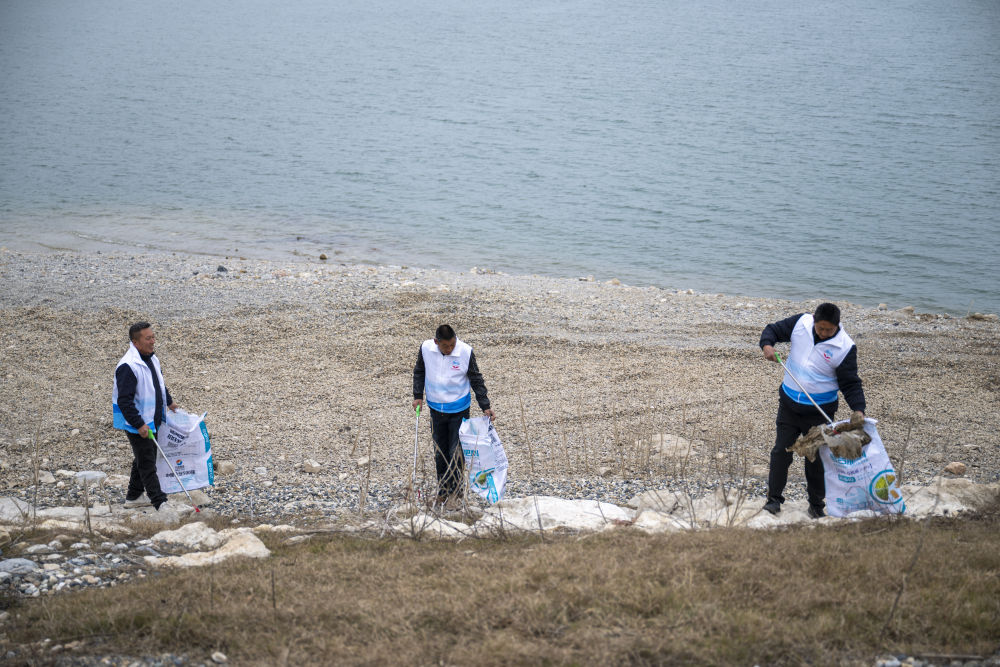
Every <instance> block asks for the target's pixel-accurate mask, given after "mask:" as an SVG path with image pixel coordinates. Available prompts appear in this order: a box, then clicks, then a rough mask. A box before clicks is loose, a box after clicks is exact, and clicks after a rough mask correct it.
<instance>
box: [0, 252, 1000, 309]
mask: <svg viewBox="0 0 1000 667" xmlns="http://www.w3.org/2000/svg"><path fill="white" fill-rule="evenodd" d="M298 238H299V240H300V241H301V242H302V243H303V246H304V251H300V250H298V249H295V248H291V247H289V248H288V249H286V250H284V251H282V252H280V253H278V254H275V253H274V251H273V250H268V251H265V252H257V251H256V249H251V250H250V251H249V252H247V248H246V247H245V246H244V247H243V249H242V250H241V249H240V248H233V250H232V252H228V253H227V252H221V253H220V252H217V251H215V250H205V251H197V250H190V249H185V250H176V249H168V248H154V247H135V248H131V249H130V248H128V247H127V246H115V245H110V243H109V242H108V241H105V240H101V239H91V241H92V242H93V243H95V244H97V245H107V246H108V248H103V249H99V248H96V247H94V248H80V249H73V248H63V247H58V246H55V245H47V244H44V243H41V242H38V241H34V242H32V245H34V246H37V248H25V247H23V246H24V244H22V243H15V244H11V245H13V246H15V247H8V245H4V244H0V257H2V256H3V255H4V254H8V253H12V254H17V255H23V256H39V257H44V256H48V255H57V256H60V255H74V256H78V257H90V256H99V257H102V258H106V259H111V260H115V259H118V260H121V259H123V258H126V257H136V256H144V257H148V258H152V257H160V258H163V257H171V258H176V259H178V260H188V261H189V262H197V261H199V260H202V261H203V262H209V263H210V262H212V261H217V262H221V263H225V262H242V263H251V264H254V265H279V266H281V265H295V266H296V267H300V268H299V271H301V270H302V268H301V267H308V268H315V267H320V268H328V269H350V268H355V269H357V268H376V269H393V268H397V269H398V268H401V267H402V268H408V267H413V268H415V270H419V271H424V272H440V273H442V274H463V273H468V272H469V268H468V267H462V268H458V267H456V268H446V267H440V266H434V265H431V266H422V267H419V268H418V267H415V266H414V265H412V264H407V263H404V262H403V261H402V260H401V258H400V257H398V256H397V255H398V253H392V252H386V251H384V250H383V249H379V248H375V247H371V245H370V243H368V242H365V243H361V242H359V241H360V240H359V239H355V242H354V243H353V244H347V243H341V244H340V248H341V249H338V248H336V247H332V248H331V244H330V243H319V242H317V241H314V240H309V239H307V238H306V237H298ZM10 240H13V239H8V241H10ZM78 240H79V239H78ZM334 245H336V244H334ZM372 253H374V254H375V258H374V259H367V258H366V255H370V254H372ZM321 257H326V258H327V259H320V258H321ZM472 268H473V269H478V270H479V271H481V272H483V273H485V274H493V275H499V276H506V277H508V278H537V279H549V280H554V281H563V280H567V281H576V280H580V281H584V280H586V279H587V278H590V279H592V280H593V282H597V283H609V284H615V285H620V286H624V287H632V288H636V289H657V290H664V291H667V292H693V293H697V294H703V295H708V294H715V295H718V296H726V297H732V298H739V299H743V300H747V299H750V300H765V301H786V302H793V303H794V302H803V301H812V300H814V299H810V298H797V297H796V296H795V295H794V294H793V295H788V296H770V295H765V294H753V293H742V292H737V291H725V290H724V291H721V292H720V291H718V290H712V289H701V288H694V287H691V286H690V285H691V284H692V283H694V282H695V281H694V280H687V279H684V280H681V281H678V282H679V284H681V285H682V286H681V287H676V286H673V285H667V284H656V283H652V282H649V283H643V282H635V283H633V282H629V281H628V280H621V279H619V278H616V277H613V276H612V277H608V276H599V277H595V276H594V275H592V274H588V275H586V276H584V275H580V276H575V275H561V274H547V273H541V274H538V273H527V272H524V273H522V272H518V271H513V270H503V269H496V268H494V267H472ZM297 272H298V271H297ZM723 282H726V281H723ZM729 282H732V280H730V281H729ZM758 291H759V292H765V291H767V290H766V288H764V287H761V289H760V290H758ZM824 298H826V299H827V300H832V301H834V302H835V303H838V304H849V305H853V306H856V307H858V308H877V307H879V306H882V305H884V306H885V308H884V309H885V310H902V309H905V308H913V309H914V310H918V309H919V310H921V312H924V313H927V314H931V315H947V316H949V317H967V316H969V315H971V314H977V315H987V316H989V315H991V314H995V313H990V312H989V311H987V312H983V313H980V312H979V311H977V310H976V309H975V303H974V302H972V303H969V304H954V305H951V306H937V305H934V306H927V305H921V303H920V300H919V299H917V300H913V299H909V300H905V299H901V300H900V301H899V303H893V302H891V299H889V298H888V297H886V298H883V299H882V300H880V301H878V302H874V301H873V302H872V303H867V300H864V302H855V301H852V300H850V298H846V299H839V300H838V299H837V298H835V297H833V296H826V297H824ZM963 312H964V313H965V314H964V315H963V314H962V313H963Z"/></svg>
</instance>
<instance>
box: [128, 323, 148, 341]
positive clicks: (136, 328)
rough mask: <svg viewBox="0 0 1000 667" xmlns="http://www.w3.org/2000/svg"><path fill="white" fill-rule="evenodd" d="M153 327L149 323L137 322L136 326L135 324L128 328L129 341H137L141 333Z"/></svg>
mask: <svg viewBox="0 0 1000 667" xmlns="http://www.w3.org/2000/svg"><path fill="white" fill-rule="evenodd" d="M151 326H153V325H152V324H150V323H149V322H136V323H135V324H133V325H132V326H130V327H129V328H128V338H129V340H135V339H136V337H137V336H138V335H139V332H140V331H142V330H143V329H148V328H149V327H151Z"/></svg>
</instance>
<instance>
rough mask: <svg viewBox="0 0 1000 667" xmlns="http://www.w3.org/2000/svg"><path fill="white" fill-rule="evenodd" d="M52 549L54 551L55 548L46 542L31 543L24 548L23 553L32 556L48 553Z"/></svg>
mask: <svg viewBox="0 0 1000 667" xmlns="http://www.w3.org/2000/svg"><path fill="white" fill-rule="evenodd" d="M53 551H55V549H53V548H52V547H50V546H49V545H47V544H33V545H32V546H30V547H28V548H27V549H25V550H24V553H26V554H31V555H32V556H44V555H45V554H50V553H52V552H53Z"/></svg>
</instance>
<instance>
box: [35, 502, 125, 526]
mask: <svg viewBox="0 0 1000 667" xmlns="http://www.w3.org/2000/svg"><path fill="white" fill-rule="evenodd" d="M108 516H111V512H109V511H108V506H107V505H103V504H95V505H94V506H93V507H91V508H90V520H91V521H93V520H94V519H96V518H101V517H108ZM38 518H40V519H58V520H59V521H76V522H77V523H82V522H84V521H86V520H87V509H86V508H85V507H46V508H45V509H41V510H38Z"/></svg>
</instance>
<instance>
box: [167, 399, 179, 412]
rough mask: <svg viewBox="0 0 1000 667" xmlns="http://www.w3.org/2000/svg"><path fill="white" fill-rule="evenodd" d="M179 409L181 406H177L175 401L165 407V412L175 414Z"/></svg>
mask: <svg viewBox="0 0 1000 667" xmlns="http://www.w3.org/2000/svg"><path fill="white" fill-rule="evenodd" d="M180 407H181V406H179V405H177V402H176V401H175V402H173V403H171V404H170V405H168V406H167V410H170V411H171V412H177V411H178V410H179V409H180Z"/></svg>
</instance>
